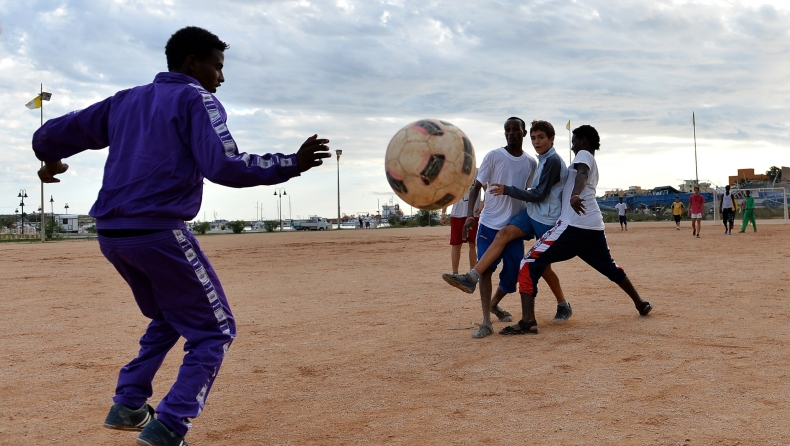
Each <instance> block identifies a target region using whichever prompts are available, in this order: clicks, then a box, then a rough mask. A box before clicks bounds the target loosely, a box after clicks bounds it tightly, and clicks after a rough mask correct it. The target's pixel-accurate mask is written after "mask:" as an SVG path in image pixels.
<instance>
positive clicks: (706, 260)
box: [0, 222, 790, 446]
mask: <svg viewBox="0 0 790 446" xmlns="http://www.w3.org/2000/svg"><path fill="white" fill-rule="evenodd" d="M763 223H764V222H758V228H759V231H760V232H758V233H751V232H747V233H746V234H734V235H732V236H725V235H723V234H722V232H723V229H722V228H721V227H720V226H713V225H712V224H711V223H707V224H706V225H705V228H703V229H704V231H703V233H702V238H700V239H697V238H693V237H692V236H691V230H690V228H689V227H688V223H687V222H684V225H685V226H686V227H685V228H684V229H683V231H680V232H678V231H675V230H674V224H673V223H632V224H630V225H629V229H630V231H629V232H627V233H621V232H620V231H619V228H615V225H608V227H607V231H608V240H609V244H610V247H611V250H612V254H613V257H614V258H615V260H616V261H617V262H618V264H620V265H621V266H622V267H623V268H624V269H625V270H626V272H627V273H628V275H629V277H630V278H631V280H632V281H633V283H634V285H635V286H636V288H637V289H638V290H639V292H640V294H642V296H643V297H644V298H645V299H646V300H649V301H650V302H651V303H652V304H653V306H654V307H655V308H654V310H653V312H652V313H651V314H650V315H649V316H648V317H640V316H639V315H638V314H637V312H636V310H635V309H634V307H633V304H632V303H631V301H630V299H629V298H628V297H627V296H626V295H625V293H623V292H622V291H621V290H620V289H619V288H618V287H617V286H616V285H614V284H612V283H611V282H609V281H608V280H606V279H605V278H604V277H603V276H600V275H599V274H598V273H596V272H595V271H594V270H592V269H591V268H589V267H588V266H587V265H585V264H584V263H582V262H581V261H579V260H578V259H574V260H572V261H569V262H565V263H563V264H560V265H558V266H557V267H556V268H555V270H556V271H557V273H558V275H559V277H560V279H561V280H562V283H563V287H564V290H565V294H566V296H567V297H568V300H569V301H570V302H571V304H572V305H573V310H574V315H573V317H572V318H571V319H570V320H569V321H568V322H566V323H564V324H552V322H551V318H552V316H553V315H554V310H555V304H556V303H555V301H554V298H553V296H552V295H551V293H550V291H548V287H546V286H545V283H541V285H542V286H543V287H542V288H541V293H540V294H539V296H538V301H537V308H536V310H537V312H538V323H539V326H540V334H539V335H537V336H508V337H506V336H500V335H498V334H494V335H492V336H489V337H488V338H485V339H483V340H474V339H472V338H471V337H470V336H471V334H472V332H473V328H474V327H473V325H472V322H474V321H479V320H480V319H481V315H480V305H479V297H478V295H477V294H475V295H468V294H464V293H462V292H460V291H458V290H456V289H454V288H451V287H449V286H448V285H446V284H445V283H444V282H443V281H442V280H441V277H440V275H441V273H443V272H448V271H449V269H450V267H449V265H450V259H449V252H450V248H449V245H448V240H449V228H447V227H434V228H418V229H377V230H353V231H352V230H344V231H340V232H320V233H316V232H314V233H283V234H240V235H217V236H201V237H199V240H200V243H201V245H202V247H203V249H204V250H205V251H206V253H207V254H208V256H209V258H210V259H211V260H212V262H213V265H214V267H215V269H216V270H217V272H218V274H219V277H220V279H221V280H222V283H223V286H224V288H225V291H226V293H227V295H228V298H229V300H230V302H231V306H232V308H233V310H234V314H235V317H236V321H237V324H238V337H237V339H236V341H235V342H234V344H233V346H232V347H231V349H230V351H229V352H228V355H227V356H226V359H225V363H224V364H223V367H222V369H221V371H220V374H219V376H218V378H217V381H216V383H215V385H214V389H213V391H212V393H211V395H210V397H209V399H208V402H207V404H206V410H205V412H204V413H203V414H202V415H201V416H200V417H198V418H196V419H195V420H193V421H194V427H193V429H192V430H191V431H190V433H189V435H188V436H187V440H188V442H189V444H190V445H192V446H196V445H197V446H200V445H203V446H207V445H212V446H213V445H229V446H230V445H234V446H236V445H270V444H271V445H335V444H392V445H425V444H431V445H433V444H458V445H466V444H469V445H478V444H539V445H558V444H563V445H591V444H604V445H772V444H779V445H786V444H790V423H788V421H789V417H788V415H787V404H788V401H790V387H789V386H788V385H787V383H788V379H789V378H790V353H789V352H788V349H787V348H786V347H785V346H786V345H787V343H788V335H789V334H790V324H789V323H788V322H790V307H789V306H788V295H790V292H789V291H790V284H788V281H787V278H788V276H790V261H789V260H790V226H785V225H781V224H763ZM465 249H466V248H464V252H463V253H462V262H463V259H464V258H465V257H466V256H465V252H466V251H465ZM0 258H2V263H0V264H1V265H2V268H0V279H1V280H0V295H2V300H0V311H2V314H3V315H4V318H3V323H2V324H0V342H2V349H0V364H2V367H0V409H2V410H0V445H13V446H18V445H78V444H80V445H102V446H105V445H133V444H135V438H136V434H135V433H131V432H117V431H112V430H108V429H105V428H103V427H102V423H103V421H104V417H105V415H106V413H107V410H108V409H109V407H110V405H111V403H112V402H111V397H112V395H113V391H114V388H115V380H116V378H117V373H118V369H119V368H120V367H121V366H123V365H124V364H126V363H127V362H128V361H129V360H131V359H132V358H133V357H134V356H135V355H136V353H137V349H138V345H137V340H138V338H139V336H140V335H141V334H142V332H143V330H144V328H145V326H146V324H147V320H146V319H145V318H144V317H143V316H141V315H140V313H139V310H138V309H137V307H136V305H135V303H134V300H133V298H132V295H131V292H130V290H129V288H128V286H127V285H126V284H125V283H124V282H123V281H122V279H121V278H120V276H119V275H118V274H117V273H116V272H115V270H114V269H113V268H112V266H111V265H110V263H109V262H107V261H106V260H105V259H104V258H103V256H102V255H101V253H100V252H99V247H98V243H97V242H96V241H95V240H91V241H63V242H48V243H45V244H40V243H2V244H0ZM462 265H463V263H462ZM462 269H463V268H462ZM502 306H503V307H505V308H506V309H508V310H510V311H511V312H512V313H513V314H514V315H515V316H516V317H518V316H519V315H520V311H519V308H520V307H519V304H518V298H517V295H511V296H508V297H506V298H505V300H504V302H503V305H502ZM504 325H505V324H503V323H499V322H496V323H495V327H494V328H495V330H496V331H498V330H499V329H501V328H502V327H503V326H504ZM182 345H183V343H181V344H179V345H178V346H177V347H176V348H175V349H174V350H173V351H172V352H171V354H170V356H169V357H168V359H167V361H166V362H165V364H164V366H163V367H162V369H161V370H160V372H159V375H158V376H157V380H156V381H155V395H154V397H153V398H152V400H151V404H152V405H154V406H156V404H157V403H158V401H159V399H160V398H161V397H162V396H163V395H164V394H165V393H166V392H167V390H168V388H169V386H170V384H171V382H172V380H173V379H174V377H175V374H176V370H177V367H178V365H179V364H180V362H181V357H182V355H183V353H182V351H181V346H182Z"/></svg>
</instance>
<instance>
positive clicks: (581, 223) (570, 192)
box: [500, 125, 653, 334]
mask: <svg viewBox="0 0 790 446" xmlns="http://www.w3.org/2000/svg"><path fill="white" fill-rule="evenodd" d="M571 142H572V144H573V146H572V148H571V149H572V150H573V153H574V154H575V155H576V156H575V157H574V159H573V162H572V163H571V167H570V168H569V169H568V172H569V173H568V180H567V181H566V182H565V188H564V189H563V193H562V201H563V203H568V205H563V207H562V215H561V216H560V218H559V220H557V225H556V226H555V227H553V228H551V229H550V230H549V231H548V232H546V234H544V235H543V237H541V238H540V240H538V241H537V242H536V243H535V245H533V246H532V248H531V249H530V250H529V251H528V252H527V254H526V255H525V256H524V260H523V261H522V262H521V270H520V271H519V276H518V286H519V292H520V294H521V311H522V314H521V320H520V321H518V323H517V324H515V325H511V326H508V327H505V328H504V329H503V330H502V331H501V332H500V333H501V334H537V333H538V323H537V321H536V320H535V296H536V295H537V294H538V287H537V284H538V281H539V280H540V277H541V276H542V275H543V272H544V271H545V270H546V267H547V266H548V265H551V264H552V263H556V262H563V261H565V260H570V259H572V258H574V257H576V256H578V257H579V258H580V259H582V261H584V262H585V263H587V264H588V265H590V266H591V267H593V268H594V269H595V270H596V271H598V272H599V273H601V274H603V275H604V276H606V277H607V278H608V279H609V280H611V281H612V282H614V283H616V284H617V285H618V286H619V287H620V288H621V289H622V290H623V291H625V292H626V294H628V296H629V297H631V300H632V301H633V302H634V306H635V307H636V309H637V311H638V312H639V314H640V315H642V316H647V315H648V313H650V311H651V310H652V309H653V307H652V306H651V305H650V302H647V301H644V300H642V298H641V297H640V296H639V293H637V291H636V289H634V286H633V284H632V283H631V281H630V280H629V279H628V276H626V274H625V271H623V269H622V268H621V267H620V266H618V265H617V263H615V262H614V260H613V259H612V256H611V254H610V252H609V246H607V244H606V233H605V232H604V229H605V226H604V223H603V216H602V215H601V210H600V208H599V207H598V202H597V201H596V200H595V193H596V187H597V185H598V164H597V163H596V161H595V151H596V150H600V137H599V136H598V132H597V131H596V130H595V128H593V127H591V126H589V125H583V126H581V127H578V128H576V129H575V130H574V131H573V137H572V140H571ZM586 285H587V286H590V285H591V284H589V283H588V284H586Z"/></svg>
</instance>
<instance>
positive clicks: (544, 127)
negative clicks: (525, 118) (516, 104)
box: [529, 119, 554, 139]
mask: <svg viewBox="0 0 790 446" xmlns="http://www.w3.org/2000/svg"><path fill="white" fill-rule="evenodd" d="M538 130H539V131H541V132H543V133H545V134H546V137H548V138H549V139H551V138H554V126H553V125H551V123H550V122H549V121H541V120H538V119H536V120H534V121H532V124H531V126H530V128H529V133H530V134H532V132H534V131H538Z"/></svg>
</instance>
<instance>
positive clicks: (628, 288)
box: [617, 277, 645, 308]
mask: <svg viewBox="0 0 790 446" xmlns="http://www.w3.org/2000/svg"><path fill="white" fill-rule="evenodd" d="M617 285H618V286H619V287H620V288H622V290H623V291H625V294H628V297H630V298H631V300H633V301H634V305H636V306H637V308H639V306H640V305H642V304H643V303H644V302H645V301H643V300H642V298H641V297H639V293H637V292H636V289H635V288H634V285H633V284H632V283H631V281H630V280H629V279H628V277H626V278H625V279H623V280H622V281H621V282H620V283H618V284H617Z"/></svg>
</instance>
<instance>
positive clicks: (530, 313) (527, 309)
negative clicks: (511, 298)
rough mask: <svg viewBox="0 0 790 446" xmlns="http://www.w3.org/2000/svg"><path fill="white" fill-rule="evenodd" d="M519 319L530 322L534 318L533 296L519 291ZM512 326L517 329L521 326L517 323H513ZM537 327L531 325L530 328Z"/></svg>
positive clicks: (534, 328)
mask: <svg viewBox="0 0 790 446" xmlns="http://www.w3.org/2000/svg"><path fill="white" fill-rule="evenodd" d="M521 320H523V321H524V322H531V321H534V320H535V296H532V295H530V294H527V293H521ZM513 328H515V329H517V330H521V327H519V326H518V324H516V325H514V326H513ZM537 329H538V327H537V326H535V327H532V330H533V331H535V330H537Z"/></svg>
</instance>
